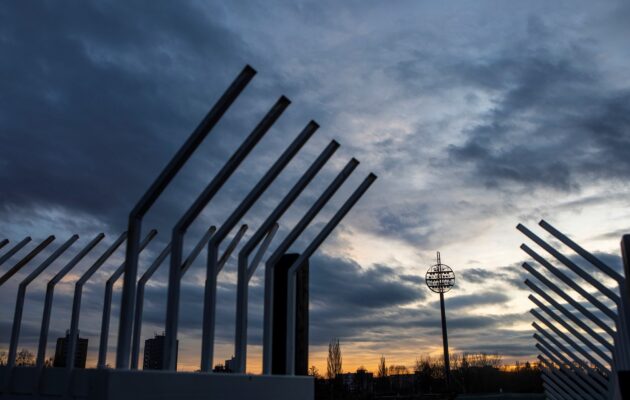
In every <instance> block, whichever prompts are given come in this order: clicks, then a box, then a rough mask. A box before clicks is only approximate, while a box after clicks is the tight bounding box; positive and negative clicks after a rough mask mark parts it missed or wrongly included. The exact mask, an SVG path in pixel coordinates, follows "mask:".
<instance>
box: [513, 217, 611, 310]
mask: <svg viewBox="0 0 630 400" xmlns="http://www.w3.org/2000/svg"><path fill="white" fill-rule="evenodd" d="M516 229H518V230H519V231H521V232H522V233H523V234H524V235H525V236H527V237H528V238H530V239H531V240H532V241H533V242H534V243H536V244H537V245H539V246H540V247H542V248H543V249H545V250H546V251H547V252H548V253H549V254H551V255H552V256H554V257H555V258H556V259H557V260H558V261H560V262H561V263H563V264H564V265H566V266H567V267H568V268H569V269H570V270H571V271H573V272H575V273H576V274H577V275H579V276H580V277H581V278H582V279H584V280H585V281H586V282H588V283H590V284H591V285H593V286H594V287H595V288H597V290H599V291H600V292H602V294H603V295H604V296H606V297H608V298H609V299H611V300H612V301H614V302H615V304H617V305H619V296H618V295H617V294H615V293H614V292H613V291H612V290H610V289H608V288H607V287H606V286H604V285H603V284H602V283H601V282H599V281H598V280H596V279H594V278H593V277H592V276H591V275H589V274H588V273H586V272H585V271H584V270H583V269H582V268H580V267H578V266H577V265H576V264H575V263H574V262H573V261H571V260H569V259H568V258H567V257H566V256H564V255H563V254H562V253H560V252H559V251H558V250H556V249H554V248H553V247H551V246H550V245H549V244H548V243H547V242H545V241H544V240H542V239H541V238H539V237H538V236H536V235H535V234H534V233H533V232H532V231H530V230H529V229H527V228H526V227H524V226H523V225H521V224H518V226H517V227H516Z"/></svg>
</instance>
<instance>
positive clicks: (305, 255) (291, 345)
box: [286, 173, 376, 375]
mask: <svg viewBox="0 0 630 400" xmlns="http://www.w3.org/2000/svg"><path fill="white" fill-rule="evenodd" d="M375 180H376V175H374V174H372V173H370V174H369V175H368V176H367V178H365V179H364V180H363V182H362V183H361V185H359V187H358V188H357V189H356V190H355V191H354V192H353V193H352V194H351V195H350V197H349V198H348V199H347V200H346V202H345V203H343V205H342V206H341V207H340V208H339V210H338V211H337V212H336V213H335V215H334V216H333V217H332V218H331V219H330V221H328V223H327V224H326V225H325V226H324V227H323V228H322V230H321V231H320V232H319V234H318V235H317V236H316V237H315V239H313V241H312V242H311V243H310V244H309V245H308V246H307V247H306V250H304V252H302V254H300V256H299V257H298V259H297V260H295V261H294V262H293V265H291V268H289V273H288V277H287V279H288V281H287V326H286V330H287V331H286V332H287V333H286V338H287V343H286V346H287V350H286V371H287V375H295V320H296V318H295V308H296V284H297V282H296V280H297V273H298V270H299V269H300V268H302V267H303V265H305V264H306V261H307V260H308V259H309V258H310V257H311V256H312V255H313V253H315V251H316V250H317V249H318V248H319V246H320V245H321V244H322V243H324V240H326V238H327V237H328V236H329V235H330V234H331V233H332V231H333V230H334V229H335V227H336V226H337V225H338V224H339V223H340V222H341V220H342V219H343V218H344V217H345V216H346V214H348V212H350V210H351V209H352V207H354V205H355V204H356V203H357V202H358V201H359V199H360V198H361V197H362V196H363V195H364V194H365V192H366V191H367V190H368V189H369V188H370V186H371V185H372V183H374V181H375ZM301 372H306V371H301Z"/></svg>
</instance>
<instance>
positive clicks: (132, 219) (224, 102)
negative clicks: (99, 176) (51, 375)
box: [116, 65, 256, 369]
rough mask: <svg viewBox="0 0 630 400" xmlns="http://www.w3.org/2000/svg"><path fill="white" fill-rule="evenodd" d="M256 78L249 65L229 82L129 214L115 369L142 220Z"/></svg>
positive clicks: (124, 338)
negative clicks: (228, 85)
mask: <svg viewBox="0 0 630 400" xmlns="http://www.w3.org/2000/svg"><path fill="white" fill-rule="evenodd" d="M255 74H256V71H255V70H254V69H253V68H252V67H250V66H249V65H247V66H245V68H244V69H243V71H242V72H241V73H240V74H239V75H238V77H237V78H236V79H235V80H234V81H233V82H232V84H231V85H230V87H229V88H228V89H227V90H226V91H225V93H223V95H222V96H221V98H220V99H219V100H218V101H217V103H216V104H215V105H214V106H213V107H212V109H210V111H209V112H208V114H206V116H205V118H204V119H203V121H201V123H200V124H199V126H197V128H196V129H195V130H194V131H193V133H192V134H191V135H190V136H189V137H188V139H187V140H186V142H185V143H184V145H183V146H182V147H181V148H180V149H179V150H178V151H177V153H176V154H175V156H173V158H172V159H171V161H170V162H169V163H168V165H167V166H166V167H165V168H164V170H163V171H162V172H161V173H160V175H159V176H158V177H157V179H156V180H155V181H154V182H153V184H152V185H151V187H150V188H149V189H148V190H147V191H146V192H145V193H144V194H143V195H142V198H141V199H140V201H138V203H137V204H136V206H135V207H134V208H133V210H132V211H131V213H130V214H129V224H128V228H127V232H128V233H129V240H128V241H127V249H126V255H125V260H126V262H127V265H126V266H125V277H124V280H123V289H122V300H121V309H120V324H119V328H118V346H117V349H116V368H119V369H121V368H122V369H127V368H129V353H130V346H131V330H132V328H133V326H132V324H133V307H134V299H135V289H136V279H137V274H138V245H139V243H140V230H141V228H142V219H143V218H144V215H145V214H146V213H147V212H148V211H149V209H150V208H151V207H152V206H153V204H154V203H155V201H156V200H157V198H158V197H159V196H160V195H161V194H162V192H163V191H164V189H166V187H167V186H168V185H169V183H170V182H171V181H172V180H173V178H174V177H175V175H176V174H177V172H179V170H180V169H181V168H182V167H183V166H184V164H185V163H186V162H187V161H188V159H189V158H190V156H191V155H192V154H193V153H194V151H195V150H196V149H197V147H199V145H200V144H201V142H202V141H203V140H204V139H205V138H206V136H207V135H208V133H209V132H210V130H212V128H214V126H215V125H216V124H217V122H218V121H219V119H221V117H222V116H223V114H225V112H226V111H227V109H228V108H229V107H230V105H232V103H233V102H234V100H236V98H237V97H238V96H239V95H240V94H241V92H242V91H243V89H245V87H246V86H247V84H248V83H249V82H250V81H251V80H252V78H253V77H254V75H255Z"/></svg>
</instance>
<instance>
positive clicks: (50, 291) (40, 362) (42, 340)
mask: <svg viewBox="0 0 630 400" xmlns="http://www.w3.org/2000/svg"><path fill="white" fill-rule="evenodd" d="M104 237H105V234H103V233H99V234H98V235H96V237H95V238H94V239H92V241H91V242H90V243H88V244H87V245H86V246H85V247H84V248H83V249H82V250H81V251H80V252H79V253H77V255H75V256H74V258H73V259H72V260H70V262H68V264H66V265H65V266H64V267H63V268H62V269H61V270H60V271H59V272H57V274H56V275H55V276H54V277H53V278H52V279H51V280H50V281H48V284H47V285H46V297H45V298H44V311H43V313H42V325H41V328H40V330H39V344H38V347H37V359H36V361H35V365H36V366H37V367H38V368H43V367H44V359H45V358H46V344H47V342H48V329H49V327H50V311H51V309H52V301H53V295H54V294H55V286H56V285H57V283H59V281H61V280H62V279H63V277H64V276H66V274H68V272H70V270H72V268H74V267H75V266H76V265H77V264H78V263H79V261H81V260H82V259H83V257H85V256H86V255H87V254H88V253H89V252H90V251H91V250H92V249H93V248H94V247H95V246H96V245H97V244H98V243H99V242H100V241H101V240H103V238H104Z"/></svg>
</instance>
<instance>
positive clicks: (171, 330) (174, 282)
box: [164, 96, 291, 370]
mask: <svg viewBox="0 0 630 400" xmlns="http://www.w3.org/2000/svg"><path fill="white" fill-rule="evenodd" d="M290 103H291V102H290V101H289V99H287V98H286V97H284V96H282V97H280V99H279V100H278V101H277V102H276V103H275V104H274V105H273V107H272V108H271V110H269V112H268V113H267V114H266V115H265V117H264V118H263V119H262V120H261V121H260V122H259V123H258V125H257V126H256V127H255V128H254V130H253V131H252V132H251V133H250V134H249V136H248V137H247V138H246V139H245V141H244V142H243V143H242V144H241V146H240V147H239V148H238V149H237V150H236V152H235V153H234V154H232V156H231V157H230V159H229V160H228V161H227V162H226V163H225V165H224V166H223V168H221V170H220V171H219V172H218V173H217V174H216V175H215V177H214V178H213V179H212V181H211V182H210V183H209V184H208V186H206V188H205V189H204V190H203V192H202V193H201V194H200V195H199V196H198V197H197V199H196V200H195V202H194V203H193V204H192V205H191V206H190V208H188V210H187V211H186V213H185V214H184V215H183V216H182V217H181V219H180V220H179V221H178V222H177V224H176V225H175V227H173V233H172V239H171V246H172V247H171V261H170V268H169V277H168V300H167V305H166V327H165V328H166V329H165V336H166V337H165V340H164V342H165V353H164V369H169V370H175V368H176V364H177V363H176V360H175V358H176V354H175V353H176V350H177V344H176V343H177V325H178V318H179V292H180V277H181V273H180V268H181V263H182V246H183V244H184V235H185V233H186V230H187V229H188V227H189V226H190V224H192V223H193V221H194V220H195V219H196V218H197V216H199V214H200V213H201V212H202V211H203V209H204V208H205V206H206V205H207V204H208V202H210V200H212V198H213V197H214V195H215V194H216V193H217V192H218V191H219V189H221V187H222V186H223V184H224V183H225V182H226V181H227V180H228V179H229V177H230V176H231V175H232V173H233V172H234V171H235V170H236V168H238V166H239V165H240V164H241V162H242V161H243V160H244V159H245V157H247V155H248V154H249V153H250V152H251V150H252V149H253V148H254V146H256V144H258V142H259V141H260V139H262V137H263V136H264V135H265V134H266V133H267V131H268V130H269V128H271V126H272V125H273V123H274V122H275V121H276V120H277V119H278V118H279V117H280V115H281V114H282V113H283V112H284V110H285V109H286V108H287V107H288V106H289V104H290Z"/></svg>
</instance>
